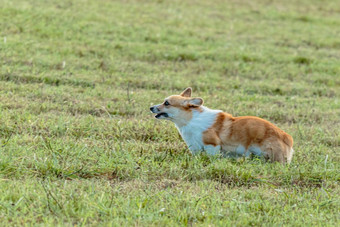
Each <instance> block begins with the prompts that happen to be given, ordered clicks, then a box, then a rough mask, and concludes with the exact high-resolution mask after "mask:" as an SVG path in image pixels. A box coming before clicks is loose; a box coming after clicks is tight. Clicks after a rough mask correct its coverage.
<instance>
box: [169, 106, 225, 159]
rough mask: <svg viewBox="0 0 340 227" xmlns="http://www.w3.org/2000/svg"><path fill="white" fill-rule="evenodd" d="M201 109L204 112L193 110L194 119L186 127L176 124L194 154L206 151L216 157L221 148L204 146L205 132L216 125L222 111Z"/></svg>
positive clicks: (203, 107)
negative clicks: (217, 117)
mask: <svg viewBox="0 0 340 227" xmlns="http://www.w3.org/2000/svg"><path fill="white" fill-rule="evenodd" d="M201 108H202V109H203V111H202V112H199V111H197V110H193V113H192V118H191V120H190V121H189V122H188V123H187V124H186V125H184V126H178V125H177V124H176V122H175V124H176V127H177V129H178V131H179V133H180V134H181V136H182V138H183V139H184V141H185V143H186V144H187V145H188V147H189V150H190V152H191V153H192V154H197V153H199V152H200V151H206V152H207V153H208V154H211V155H215V154H217V153H218V152H219V151H220V149H221V147H220V146H216V147H215V146H212V145H204V143H203V132H204V131H206V130H207V129H208V128H210V127H211V126H212V125H213V124H214V122H215V120H216V116H217V114H218V113H220V112H222V111H221V110H211V109H209V108H207V107H205V106H202V107H201Z"/></svg>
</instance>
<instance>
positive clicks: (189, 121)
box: [150, 87, 294, 164]
mask: <svg viewBox="0 0 340 227" xmlns="http://www.w3.org/2000/svg"><path fill="white" fill-rule="evenodd" d="M191 92H192V89H191V88H190V87H189V88H187V89H185V90H184V91H183V92H182V93H181V94H180V95H172V96H169V97H168V98H166V99H165V100H164V102H163V103H161V104H158V105H155V106H152V107H150V110H151V112H152V113H155V114H156V115H155V117H156V118H157V119H165V120H170V121H172V122H174V123H175V125H176V127H177V129H178V131H179V133H180V134H181V136H182V138H183V140H184V141H185V143H186V144H187V146H188V147H189V150H190V152H191V153H192V154H197V153H199V152H201V151H205V152H206V153H207V154H209V155H216V154H219V153H222V154H226V153H228V154H231V155H235V156H245V157H248V156H250V155H255V156H259V157H263V158H265V159H266V160H268V159H269V160H270V161H273V162H275V161H276V162H280V163H288V164H289V163H290V162H291V160H292V156H293V153H294V150H293V138H292V137H291V136H290V135H289V134H287V133H286V132H284V131H283V130H281V129H280V128H278V127H277V126H275V125H274V124H272V123H270V122H268V121H266V120H264V119H262V118H258V117H252V116H245V117H233V116H232V115H231V114H228V113H225V112H222V111H221V110H212V109H209V108H207V107H205V106H203V99H202V98H192V97H191Z"/></svg>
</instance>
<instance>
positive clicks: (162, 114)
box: [150, 87, 203, 123]
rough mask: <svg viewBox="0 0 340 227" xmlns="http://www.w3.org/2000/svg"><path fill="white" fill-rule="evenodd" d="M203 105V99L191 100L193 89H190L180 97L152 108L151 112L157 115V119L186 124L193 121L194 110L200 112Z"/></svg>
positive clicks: (172, 98) (176, 96) (173, 96)
mask: <svg viewBox="0 0 340 227" xmlns="http://www.w3.org/2000/svg"><path fill="white" fill-rule="evenodd" d="M202 104H203V99H201V98H191V88H190V87H189V88H187V89H185V90H184V91H183V92H182V93H181V94H180V95H172V96H169V97H168V98H166V99H165V100H164V102H163V103H161V104H158V105H155V106H152V107H150V110H151V112H152V113H155V114H156V116H155V117H156V118H157V119H166V120H171V121H174V122H175V123H180V122H182V123H184V122H185V121H189V120H190V119H191V117H192V111H193V110H198V111H200V106H201V105H202Z"/></svg>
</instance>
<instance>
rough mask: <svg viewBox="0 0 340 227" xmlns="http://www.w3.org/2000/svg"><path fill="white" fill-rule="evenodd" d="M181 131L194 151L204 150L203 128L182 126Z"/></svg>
mask: <svg viewBox="0 0 340 227" xmlns="http://www.w3.org/2000/svg"><path fill="white" fill-rule="evenodd" d="M179 132H180V134H181V136H182V138H183V140H184V141H185V143H186V144H187V145H188V147H189V149H190V150H192V151H198V150H202V149H203V147H204V143H203V140H202V135H203V130H202V129H198V128H190V127H182V128H180V129H179Z"/></svg>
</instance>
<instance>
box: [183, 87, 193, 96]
mask: <svg viewBox="0 0 340 227" xmlns="http://www.w3.org/2000/svg"><path fill="white" fill-rule="evenodd" d="M180 96H183V97H191V87H188V88H187V89H185V90H184V91H183V92H182V93H181V94H180Z"/></svg>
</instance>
